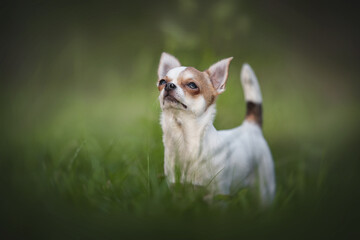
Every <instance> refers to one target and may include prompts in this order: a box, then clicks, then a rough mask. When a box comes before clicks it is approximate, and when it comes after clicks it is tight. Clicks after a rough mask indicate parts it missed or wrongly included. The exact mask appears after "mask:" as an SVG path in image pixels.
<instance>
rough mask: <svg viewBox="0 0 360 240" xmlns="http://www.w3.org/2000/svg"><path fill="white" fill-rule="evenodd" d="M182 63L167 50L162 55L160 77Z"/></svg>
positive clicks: (159, 69)
mask: <svg viewBox="0 0 360 240" xmlns="http://www.w3.org/2000/svg"><path fill="white" fill-rule="evenodd" d="M180 66H181V64H180V62H179V60H177V59H176V57H174V56H173V55H170V54H168V53H166V52H163V53H162V54H161V57H160V63H159V68H158V77H159V79H161V78H164V77H165V76H166V74H167V73H168V71H170V69H173V68H176V67H180Z"/></svg>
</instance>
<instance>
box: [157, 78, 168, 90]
mask: <svg viewBox="0 0 360 240" xmlns="http://www.w3.org/2000/svg"><path fill="white" fill-rule="evenodd" d="M163 79H164V80H165V81H166V82H167V83H168V82H169V81H170V79H169V78H168V77H167V76H165V77H163V78H160V79H159V80H158V83H157V86H158V89H159V91H161V90H163V88H164V87H165V85H166V84H163V85H159V83H160V81H161V80H163Z"/></svg>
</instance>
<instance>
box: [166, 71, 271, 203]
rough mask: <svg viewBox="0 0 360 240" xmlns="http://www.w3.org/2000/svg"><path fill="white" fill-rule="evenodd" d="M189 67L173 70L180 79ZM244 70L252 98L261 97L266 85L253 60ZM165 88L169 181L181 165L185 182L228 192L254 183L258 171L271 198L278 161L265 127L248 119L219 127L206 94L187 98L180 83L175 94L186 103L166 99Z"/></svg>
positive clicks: (248, 97) (247, 93)
mask: <svg viewBox="0 0 360 240" xmlns="http://www.w3.org/2000/svg"><path fill="white" fill-rule="evenodd" d="M184 70H185V67H177V68H174V69H172V70H170V71H169V72H168V73H167V76H168V77H169V78H171V79H172V80H171V81H172V82H173V83H174V84H175V85H176V84H177V77H178V76H179V74H180V73H181V72H182V71H184ZM241 76H242V82H243V84H244V81H245V84H244V91H245V97H246V100H249V101H254V102H256V103H261V93H260V88H259V85H258V83H257V80H256V77H255V74H254V73H253V71H252V70H251V68H250V66H248V65H244V67H243V69H242V74H241ZM249 76H250V77H249ZM254 77H255V78H254ZM252 80H254V81H252ZM249 81H252V82H251V84H248V82H249ZM163 94H164V90H162V91H161V93H160V96H159V100H160V105H161V108H162V110H163V111H162V114H161V126H162V129H163V142H164V146H165V159H164V170H165V175H166V176H167V178H168V181H169V182H170V183H174V182H175V181H176V176H175V166H176V165H178V166H179V169H180V171H181V176H180V181H181V182H189V183H192V184H195V185H201V186H207V187H208V188H209V190H210V192H211V194H212V195H214V194H225V195H228V194H233V193H235V192H236V191H238V190H239V189H240V188H243V187H247V186H254V185H255V182H256V181H255V180H256V178H255V177H256V176H258V179H259V186H260V194H261V199H262V202H263V203H264V204H268V203H270V202H271V201H272V199H273V197H274V194H275V176H274V166H273V161H272V156H271V152H270V149H269V147H268V144H267V143H266V141H265V139H264V137H263V134H262V130H261V128H260V127H259V126H258V125H256V124H255V123H253V122H248V121H246V120H245V121H244V122H243V124H242V125H241V126H239V127H237V128H234V129H231V130H223V131H217V130H216V129H215V127H214V126H213V120H214V116H215V113H216V109H215V104H213V105H211V106H209V107H208V108H206V102H205V99H204V98H203V97H198V98H196V99H195V100H194V99H193V98H190V97H189V98H186V97H185V95H184V93H183V91H182V89H181V87H177V88H176V93H175V96H176V98H177V99H178V100H179V101H180V102H182V103H183V104H185V105H187V106H188V108H187V109H185V108H184V107H182V106H181V104H178V103H173V102H167V101H165V102H164V101H163ZM259 94H260V95H259ZM259 101H260V102H259Z"/></svg>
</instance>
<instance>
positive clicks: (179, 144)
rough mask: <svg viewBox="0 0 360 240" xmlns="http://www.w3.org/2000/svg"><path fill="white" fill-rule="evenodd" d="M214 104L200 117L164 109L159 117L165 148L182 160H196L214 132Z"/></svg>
mask: <svg viewBox="0 0 360 240" xmlns="http://www.w3.org/2000/svg"><path fill="white" fill-rule="evenodd" d="M215 113H216V109H215V104H213V105H211V106H209V107H208V108H207V110H206V111H205V113H203V114H202V115H201V116H195V115H194V114H192V113H190V112H185V111H182V110H176V109H165V110H164V111H163V112H162V115H161V125H162V129H163V133H164V136H163V137H164V138H163V141H164V145H165V148H169V150H170V149H171V150H172V151H175V152H177V155H178V156H177V157H179V158H180V159H182V160H196V159H199V158H200V155H201V154H202V148H203V145H204V142H205V141H206V139H207V138H208V137H210V135H212V134H214V133H215V132H216V130H215V128H214V126H213V121H214V116H215Z"/></svg>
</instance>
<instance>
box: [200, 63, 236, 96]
mask: <svg viewBox="0 0 360 240" xmlns="http://www.w3.org/2000/svg"><path fill="white" fill-rule="evenodd" d="M232 59H233V57H230V58H226V59H223V60H221V61H219V62H217V63H214V64H213V65H211V66H210V68H209V69H208V70H206V71H205V72H206V73H207V74H209V77H210V80H211V83H212V85H213V86H214V88H215V90H216V91H217V93H218V94H220V93H222V92H224V91H225V84H226V80H227V78H228V73H229V64H230V62H231V60H232Z"/></svg>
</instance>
